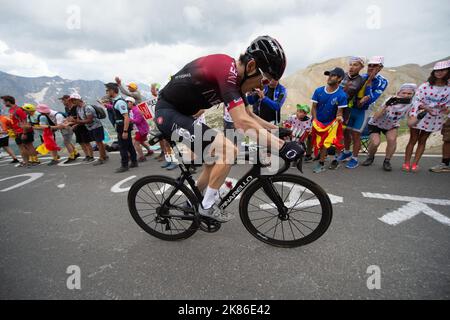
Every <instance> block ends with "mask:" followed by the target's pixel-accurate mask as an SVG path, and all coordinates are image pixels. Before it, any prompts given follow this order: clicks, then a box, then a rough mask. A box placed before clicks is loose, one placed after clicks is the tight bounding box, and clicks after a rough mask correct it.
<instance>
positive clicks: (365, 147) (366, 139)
mask: <svg viewBox="0 0 450 320" xmlns="http://www.w3.org/2000/svg"><path fill="white" fill-rule="evenodd" d="M369 143H370V133H369V125H367V126H366V128H365V129H364V130H363V132H362V133H361V149H362V151H363V152H364V153H369Z"/></svg>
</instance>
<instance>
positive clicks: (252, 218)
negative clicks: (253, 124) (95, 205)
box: [128, 135, 333, 248]
mask: <svg viewBox="0 0 450 320" xmlns="http://www.w3.org/2000/svg"><path fill="white" fill-rule="evenodd" d="M161 139H163V136H162V135H157V136H155V138H153V139H152V143H157V142H158V141H159V140H161ZM171 145H172V147H173V148H174V150H177V151H178V153H179V154H180V155H181V151H180V150H179V149H176V144H175V143H173V142H172V143H171ZM256 149H257V152H256V155H257V156H256V158H257V159H256V160H257V161H256V164H255V165H253V167H252V168H251V170H250V171H249V172H247V173H246V174H245V175H244V176H243V177H242V178H241V179H240V180H239V182H238V183H237V184H236V185H235V186H234V187H233V188H232V190H230V191H229V192H228V194H227V195H225V196H224V197H223V198H222V199H221V201H220V204H219V208H220V209H221V210H222V211H223V212H224V211H226V210H227V208H229V206H230V205H231V204H232V203H233V202H234V201H235V200H236V199H237V198H238V197H239V196H240V197H241V199H240V203H239V215H240V218H241V221H242V223H243V224H244V226H245V228H246V229H247V230H248V232H250V234H252V235H253V236H254V237H256V239H258V240H260V241H262V242H264V243H266V244H269V245H272V246H276V247H283V248H295V247H300V246H304V245H307V244H310V243H312V242H314V241H316V240H317V239H319V238H320V237H321V236H322V235H323V234H324V233H325V232H326V231H327V229H328V228H329V226H330V224H331V221H332V216H333V207H332V204H331V201H330V198H329V197H328V195H327V193H326V192H325V191H324V190H323V189H322V188H321V187H320V186H319V185H317V184H316V183H315V182H313V181H311V180H309V179H307V178H305V177H303V176H299V175H293V174H287V173H286V172H287V171H288V170H289V169H290V168H291V165H292V164H291V163H288V162H285V163H284V165H283V167H282V168H281V169H280V170H279V171H277V172H276V173H275V174H272V175H262V174H261V171H262V168H264V167H265V165H264V164H262V162H261V159H260V156H259V155H260V152H259V151H260V147H259V146H257V147H256ZM247 157H248V155H247ZM191 166H192V164H185V163H183V162H182V161H180V164H179V167H180V170H181V175H180V176H179V177H178V178H177V179H173V178H170V177H167V176H161V175H153V176H148V177H144V178H142V179H140V180H138V181H137V182H136V183H134V184H133V186H132V187H131V189H130V191H129V194H128V207H129V210H130V213H131V215H132V217H133V219H134V220H135V221H136V223H137V224H138V225H139V226H140V227H141V228H142V229H143V230H144V231H146V232H147V233H149V234H150V235H152V236H154V237H156V238H159V239H161V240H165V241H176V240H184V239H187V238H189V237H191V236H193V235H194V234H195V233H196V232H197V231H198V230H201V231H204V232H207V233H215V232H218V231H219V230H220V229H221V226H222V223H220V222H218V221H216V220H213V219H210V218H207V217H203V216H201V215H200V214H199V213H198V207H199V205H200V204H201V203H202V201H203V196H202V194H201V192H200V190H199V189H198V188H197V186H196V182H195V180H194V178H193V176H192V172H191ZM296 167H297V169H298V170H299V171H300V172H301V171H302V161H299V162H298V164H297V165H296Z"/></svg>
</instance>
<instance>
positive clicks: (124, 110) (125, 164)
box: [105, 83, 138, 173]
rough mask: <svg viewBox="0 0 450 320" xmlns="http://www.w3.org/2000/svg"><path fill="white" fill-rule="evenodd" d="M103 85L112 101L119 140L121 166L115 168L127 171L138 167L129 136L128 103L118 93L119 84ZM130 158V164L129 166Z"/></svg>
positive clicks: (118, 171) (130, 129) (119, 170)
mask: <svg viewBox="0 0 450 320" xmlns="http://www.w3.org/2000/svg"><path fill="white" fill-rule="evenodd" d="M105 86H106V94H107V95H108V96H109V97H110V98H111V100H112V103H113V110H114V114H115V120H116V131H117V139H118V140H119V148H120V157H121V163H122V166H121V167H120V168H119V169H117V170H116V173H122V172H126V171H128V170H129V168H136V167H138V162H137V154H136V150H135V149H134V146H133V140H132V138H131V131H132V130H133V126H132V125H131V121H130V117H129V115H128V104H127V102H126V101H125V100H124V99H123V98H122V96H120V95H119V86H118V85H117V83H108V84H106V85H105ZM130 159H131V165H130V166H129V161H130Z"/></svg>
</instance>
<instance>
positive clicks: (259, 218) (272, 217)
mask: <svg viewBox="0 0 450 320" xmlns="http://www.w3.org/2000/svg"><path fill="white" fill-rule="evenodd" d="M271 218H274V216H271V217H263V218H258V219H250V221H259V220H265V219H271Z"/></svg>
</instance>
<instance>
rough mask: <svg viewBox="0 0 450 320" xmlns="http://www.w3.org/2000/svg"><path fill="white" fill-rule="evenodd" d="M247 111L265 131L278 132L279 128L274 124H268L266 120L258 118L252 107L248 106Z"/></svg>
mask: <svg viewBox="0 0 450 320" xmlns="http://www.w3.org/2000/svg"><path fill="white" fill-rule="evenodd" d="M245 109H246V110H247V113H248V114H249V115H250V116H251V117H252V118H253V119H255V120H256V122H258V123H259V124H260V125H261V126H263V128H264V129H266V130H269V131H270V130H277V129H278V127H277V126H276V125H274V124H272V123H270V122H267V121H266V120H264V119H262V118H260V117H258V116H257V115H256V114H255V113H254V112H253V110H252V107H251V106H247V107H246V108H245Z"/></svg>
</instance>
